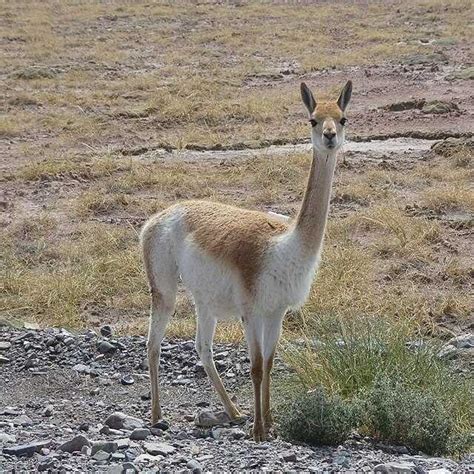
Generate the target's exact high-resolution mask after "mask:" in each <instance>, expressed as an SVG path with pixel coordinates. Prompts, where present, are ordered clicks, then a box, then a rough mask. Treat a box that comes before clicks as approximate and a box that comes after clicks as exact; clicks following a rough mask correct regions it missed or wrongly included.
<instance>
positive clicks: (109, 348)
mask: <svg viewBox="0 0 474 474" xmlns="http://www.w3.org/2000/svg"><path fill="white" fill-rule="evenodd" d="M97 350H98V351H99V352H100V353H101V354H113V353H114V352H115V351H116V350H117V346H115V345H113V344H111V343H110V342H108V341H102V342H101V343H100V344H99V346H98V347H97Z"/></svg>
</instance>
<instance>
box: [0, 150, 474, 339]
mask: <svg viewBox="0 0 474 474" xmlns="http://www.w3.org/2000/svg"><path fill="white" fill-rule="evenodd" d="M465 152H466V153H467V151H465ZM348 160H350V161H349V163H350V166H349V167H342V168H339V170H338V174H337V182H336V189H337V192H336V194H335V197H334V199H333V201H334V203H333V212H332V215H331V218H330V223H329V228H328V238H327V242H326V247H325V252H324V258H323V265H322V268H321V272H320V274H319V277H318V279H317V283H316V284H315V286H314V292H313V294H312V297H311V300H310V301H309V302H308V304H307V306H306V307H305V308H304V309H303V311H302V312H301V313H299V314H294V315H293V316H292V317H290V318H289V319H288V321H287V327H288V330H289V331H290V332H293V331H295V330H296V328H297V327H300V322H301V318H303V320H304V319H305V316H306V317H307V315H308V314H318V315H321V316H323V315H331V314H332V315H347V316H351V315H354V314H361V313H363V314H369V315H370V314H372V315H377V314H383V315H385V316H390V317H394V318H402V319H416V320H417V321H418V322H419V323H421V324H422V325H423V326H424V327H425V328H426V329H428V330H430V331H432V330H434V328H435V323H436V322H440V321H443V320H445V319H448V320H450V321H451V322H452V321H457V323H458V324H460V325H462V324H463V322H465V321H466V319H467V318H468V317H469V314H470V311H471V309H472V308H471V307H470V297H469V285H470V279H471V277H472V275H471V269H470V262H469V260H468V257H467V253H466V249H467V248H468V246H469V241H468V238H469V237H468V232H467V230H468V229H465V228H461V229H458V228H456V226H454V227H453V224H452V223H450V222H446V221H444V220H443V219H441V220H440V219H439V218H438V219H431V217H432V216H431V214H430V212H429V211H430V210H432V211H436V210H437V208H438V204H440V205H441V206H442V207H443V208H445V207H446V208H448V209H451V208H452V206H453V202H452V200H451V197H450V196H448V197H446V195H445V192H444V186H454V185H456V186H457V187H458V188H461V189H462V188H463V187H465V188H466V189H467V187H468V182H469V180H470V179H471V178H472V176H471V175H472V167H471V166H470V165H463V167H462V168H460V167H459V165H458V161H459V156H456V157H454V156H453V157H450V158H446V157H444V156H434V157H432V158H430V161H429V167H428V168H429V170H430V173H429V176H428V177H427V173H426V169H427V163H426V162H419V163H414V164H412V165H411V169H410V171H409V174H408V175H407V174H402V173H401V172H400V170H399V169H396V168H395V169H389V170H387V169H380V167H379V166H376V165H375V166H374V165H373V164H371V163H367V162H365V161H364V160H363V159H361V158H360V157H358V156H354V157H353V158H350V159H348ZM308 165H309V156H308V154H306V153H305V154H298V153H297V154H288V155H284V156H281V155H275V156H273V155H271V154H262V153H260V154H257V155H256V156H255V157H252V158H244V159H240V160H231V159H229V160H223V161H216V160H211V161H186V160H168V161H164V160H161V159H154V158H153V157H149V158H148V159H134V160H131V159H130V158H127V157H120V156H106V157H95V158H94V159H91V160H90V161H88V162H85V161H77V162H74V161H70V162H67V164H66V163H65V162H61V161H54V162H51V161H44V162H40V163H34V164H31V165H26V166H24V167H23V168H20V169H19V170H18V171H17V172H16V173H13V174H12V175H11V176H10V177H9V180H10V181H9V182H10V183H17V184H18V185H21V184H25V185H28V186H31V187H32V188H34V189H39V190H41V189H42V188H43V186H44V185H47V186H48V188H56V186H58V189H59V188H60V187H67V188H68V191H67V193H65V194H64V195H63V196H60V197H59V198H57V199H53V200H52V201H51V202H52V203H53V202H54V204H51V208H50V210H49V211H48V212H46V211H44V212H43V213H40V214H38V215H37V216H36V217H32V216H30V217H27V218H25V219H23V220H20V219H19V220H17V221H16V222H15V223H13V224H12V225H10V226H8V227H7V228H6V230H5V232H4V242H5V246H4V249H5V250H6V263H7V265H6V267H7V274H6V280H5V281H6V299H5V304H6V312H7V314H8V315H9V316H10V317H14V318H27V319H32V318H34V319H37V320H38V321H40V322H43V323H45V324H46V323H47V324H51V323H52V324H57V325H61V324H63V325H64V324H65V325H72V326H78V325H79V326H81V325H95V324H99V323H100V322H104V321H110V322H113V323H114V324H117V325H119V326H121V327H122V329H123V330H127V331H129V330H132V331H137V330H138V331H143V330H144V327H145V324H146V310H145V308H146V307H147V304H148V294H147V290H146V286H145V280H144V277H143V272H142V268H141V263H140V258H139V253H138V247H137V231H138V228H139V225H140V224H141V223H142V222H143V221H144V220H145V219H146V217H147V216H149V215H150V214H151V213H152V212H155V211H158V210H160V209H163V208H164V207H165V206H167V205H169V204H170V203H172V202H175V201H176V200H177V199H187V198H206V199H216V200H219V201H224V202H229V203H236V204H239V205H244V206H250V207H258V208H263V209H268V210H276V211H279V212H285V213H289V214H294V213H295V211H296V209H297V205H298V203H299V201H300V199H301V197H302V192H303V188H304V182H305V176H306V172H307V168H308ZM353 167H357V172H354V168H353ZM403 167H404V168H406V164H405V165H404V166H403ZM461 169H462V173H461V174H460V172H459V171H460V170H461ZM440 182H441V183H442V184H443V186H439V183H440ZM347 189H357V192H358V193H360V194H361V196H362V197H363V198H364V199H363V200H362V203H361V202H360V201H361V200H359V199H353V198H347V199H348V200H346V199H344V200H342V203H341V202H340V193H343V194H346V193H347V192H348V191H347ZM438 189H439V190H440V192H439V193H436V190H438ZM363 190H366V191H365V192H364V191H363ZM428 190H431V191H430V193H431V194H432V195H433V196H436V203H437V205H436V206H430V204H429V202H426V195H427V193H428ZM351 195H352V194H351ZM407 195H409V196H410V200H409V201H407V200H406V196H407ZM470 196H471V199H472V195H471V194H470ZM48 199H51V197H49V198H48ZM432 199H433V197H432ZM401 202H410V203H419V206H420V207H418V208H416V209H418V210H417V214H418V215H411V214H413V213H412V212H410V209H408V210H407V209H405V208H404V205H402V206H401V205H400V203H401ZM282 203H284V204H282ZM471 205H472V203H470V201H469V200H468V201H466V202H461V201H460V200H458V201H456V204H455V208H456V210H457V212H466V213H467V212H470V211H472V209H471V207H470V206H471ZM428 217H430V218H428ZM466 225H468V226H469V224H466ZM190 313H191V307H190V305H189V303H188V302H187V299H186V298H185V297H184V295H181V297H180V305H179V309H178V312H177V315H176V317H175V321H174V326H173V330H172V331H173V332H174V334H179V335H190V334H191V333H192V331H193V325H194V322H193V318H192V317H190ZM239 334H240V333H239V330H238V329H236V328H235V327H231V328H229V327H228V326H225V327H224V328H222V329H221V332H220V333H219V336H220V337H225V338H230V339H234V338H238V337H239Z"/></svg>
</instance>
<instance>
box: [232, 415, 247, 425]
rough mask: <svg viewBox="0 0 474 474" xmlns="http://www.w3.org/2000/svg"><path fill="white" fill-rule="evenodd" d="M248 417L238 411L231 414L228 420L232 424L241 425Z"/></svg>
mask: <svg viewBox="0 0 474 474" xmlns="http://www.w3.org/2000/svg"><path fill="white" fill-rule="evenodd" d="M248 419H249V417H248V415H243V414H241V413H239V414H238V415H236V416H233V417H232V418H231V420H230V422H231V423H232V424H233V425H243V424H244V423H245V422H246V421H247V420H248Z"/></svg>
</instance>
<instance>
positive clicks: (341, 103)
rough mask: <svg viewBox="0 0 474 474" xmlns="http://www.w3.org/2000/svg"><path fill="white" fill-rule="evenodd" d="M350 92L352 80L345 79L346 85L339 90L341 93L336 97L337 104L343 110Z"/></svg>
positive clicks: (349, 97)
mask: <svg viewBox="0 0 474 474" xmlns="http://www.w3.org/2000/svg"><path fill="white" fill-rule="evenodd" d="M351 94H352V81H347V83H346V85H345V86H344V88H343V89H342V91H341V95H340V96H339V99H337V105H338V106H339V108H340V109H341V110H342V111H343V112H344V110H346V107H347V104H349V101H350V100H351Z"/></svg>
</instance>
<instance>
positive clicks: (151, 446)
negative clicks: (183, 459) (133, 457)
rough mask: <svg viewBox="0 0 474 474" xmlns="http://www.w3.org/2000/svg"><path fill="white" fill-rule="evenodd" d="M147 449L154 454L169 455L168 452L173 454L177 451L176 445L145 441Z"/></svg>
mask: <svg viewBox="0 0 474 474" xmlns="http://www.w3.org/2000/svg"><path fill="white" fill-rule="evenodd" d="M144 448H145V451H146V452H147V453H148V454H151V455H152V456H156V455H158V454H159V455H162V456H167V455H168V454H173V453H174V452H175V451H176V448H175V447H174V446H171V445H170V444H166V443H145V444H144Z"/></svg>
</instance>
